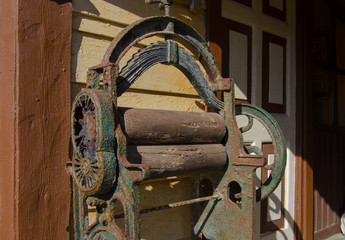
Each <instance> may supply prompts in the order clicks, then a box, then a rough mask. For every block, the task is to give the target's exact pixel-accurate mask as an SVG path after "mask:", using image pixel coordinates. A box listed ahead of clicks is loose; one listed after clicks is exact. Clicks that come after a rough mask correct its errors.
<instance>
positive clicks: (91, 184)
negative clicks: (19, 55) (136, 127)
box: [67, 0, 286, 240]
mask: <svg viewBox="0 0 345 240" xmlns="http://www.w3.org/2000/svg"><path fill="white" fill-rule="evenodd" d="M148 2H149V3H151V2H162V4H163V5H162V6H164V7H165V10H166V15H169V9H170V5H171V3H172V1H168V0H163V1H155V0H151V1H150V0H148ZM151 36H163V37H164V38H165V41H162V42H158V43H154V44H151V45H149V46H147V47H146V48H144V49H142V50H140V51H139V52H138V53H137V54H135V55H134V56H133V58H132V59H131V60H130V61H129V62H128V63H127V65H126V66H125V67H124V68H123V69H122V70H121V71H120V70H119V62H120V60H121V59H122V58H123V56H124V55H125V54H126V53H127V52H128V50H129V49H130V48H131V47H133V46H134V45H135V44H136V43H138V42H139V41H141V40H142V39H144V38H147V37H151ZM178 43H179V44H182V45H183V46H184V47H186V48H187V49H189V50H190V51H191V52H192V54H193V55H194V58H195V59H197V60H198V61H200V63H201V65H202V66H203V68H204V70H205V72H206V73H205V74H204V73H203V71H202V70H201V69H200V68H199V66H198V65H197V64H196V63H195V61H196V60H195V59H194V58H193V57H192V56H191V55H190V54H189V53H187V51H185V50H184V48H183V47H181V46H180V45H179V44H178ZM158 63H163V64H171V65H174V66H176V67H177V68H179V69H181V70H182V72H183V73H184V74H185V75H186V76H187V77H188V79H189V80H190V82H191V83H192V85H193V86H194V88H195V89H196V91H197V92H198V94H199V95H200V97H201V98H202V100H203V101H204V102H205V104H206V105H207V110H208V111H214V112H217V113H219V114H221V115H222V116H224V119H225V125H226V129H227V135H226V137H225V138H224V139H223V144H224V148H225V150H226V153H227V158H228V163H227V165H226V167H225V168H224V170H223V171H221V172H219V173H215V174H211V175H210V174H205V173H200V174H199V175H198V176H196V177H194V179H195V183H196V184H198V183H200V181H201V180H200V179H205V178H206V179H208V180H209V181H210V183H211V185H212V191H211V193H210V194H209V195H208V196H201V194H200V191H199V190H198V191H196V193H195V194H194V195H195V196H194V197H195V198H194V199H191V200H188V201H183V202H178V203H172V204H168V205H164V206H157V207H155V208H150V209H141V210H140V203H139V199H140V198H139V196H140V191H139V184H140V182H141V181H144V180H146V179H150V177H151V174H150V170H149V169H148V168H147V166H145V165H143V164H133V163H131V162H130V161H129V160H128V159H127V139H126V133H125V130H124V126H123V123H122V122H121V120H120V118H119V113H118V109H117V98H118V97H119V96H120V95H121V94H122V93H124V92H125V91H126V90H127V89H128V88H129V87H130V85H131V84H132V83H133V82H134V81H135V80H136V79H137V78H138V77H139V76H140V75H141V74H142V73H143V72H144V71H146V70H147V69H148V68H150V67H152V66H153V65H155V64H158ZM216 91H222V93H223V96H224V102H221V101H219V100H217V98H216V96H215V94H214V92H216ZM236 115H246V116H247V117H248V126H246V127H244V128H241V129H239V128H238V126H237V122H236ZM254 118H255V119H257V120H259V121H260V122H261V123H262V124H263V125H264V127H265V128H266V129H267V130H268V132H269V134H270V136H271V138H272V142H273V145H274V147H275V161H274V164H273V165H271V166H267V165H266V159H265V157H264V156H263V154H262V152H261V150H260V149H258V148H255V147H250V146H244V145H243V139H242V133H243V132H245V131H248V130H250V128H251V126H252V122H253V119H254ZM72 142H73V148H74V157H73V159H72V162H71V163H69V164H68V165H67V167H68V170H69V172H70V174H71V175H72V176H73V178H74V180H75V183H74V213H75V214H74V215H75V229H76V232H75V238H76V239H98V240H99V239H133V240H138V239H140V214H144V213H146V212H151V211H158V210H164V209H167V208H174V207H180V206H184V205H189V204H192V205H193V208H194V210H193V211H194V212H197V213H198V214H196V215H198V217H197V218H196V217H194V219H193V221H192V222H193V239H194V238H195V239H198V238H203V237H204V238H207V239H254V238H255V236H256V233H255V226H254V224H255V203H256V201H260V200H261V199H263V198H266V197H267V196H268V195H269V194H270V193H271V192H273V191H274V189H275V188H276V187H277V186H278V184H279V182H280V180H281V178H282V176H283V174H284V170H285V164H286V146H285V141H284V137H283V135H282V132H281V130H280V128H279V126H278V124H277V122H276V121H275V120H274V119H273V117H272V116H270V115H269V114H268V113H267V112H266V111H264V110H262V109H260V108H258V107H255V106H252V105H237V106H235V98H234V82H233V80H232V79H229V78H223V77H221V75H220V73H219V71H218V68H217V65H216V62H215V60H214V58H213V55H212V53H211V51H210V49H209V48H208V46H207V44H206V42H205V41H204V40H203V39H202V37H201V36H200V35H199V34H198V33H197V32H196V31H195V30H194V29H193V28H191V27H190V26H188V25H186V24H185V23H183V22H181V21H180V20H178V19H176V18H173V17H170V16H161V17H150V18H145V19H142V20H139V21H137V22H135V23H133V24H131V25H130V26H128V27H127V28H125V29H124V30H123V31H122V32H121V33H120V34H119V35H118V36H117V37H116V38H115V39H114V40H113V42H112V43H111V44H110V46H109V48H108V50H107V52H106V54H105V56H104V59H103V61H102V63H101V64H100V65H97V66H94V67H91V68H90V69H89V72H88V79H87V89H83V90H82V91H81V92H80V93H79V94H78V95H77V97H76V99H75V101H74V103H73V107H72ZM259 167H265V168H267V169H269V170H271V175H270V178H269V179H268V180H267V181H266V182H265V184H264V185H263V186H262V187H261V188H260V189H258V190H255V185H254V171H255V169H257V168H259ZM116 202H120V203H121V205H122V207H123V213H117V212H116V211H115V204H116ZM202 203H206V204H202ZM89 206H93V207H95V208H96V211H97V220H96V222H94V223H93V224H92V225H90V224H89V221H88V207H89ZM116 218H124V221H125V225H126V228H125V230H124V231H122V230H121V229H120V228H119V227H118V226H117V224H116V222H115V219H116ZM239 226H241V227H239Z"/></svg>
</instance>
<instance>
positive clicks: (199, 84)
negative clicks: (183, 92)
mask: <svg viewBox="0 0 345 240" xmlns="http://www.w3.org/2000/svg"><path fill="white" fill-rule="evenodd" d="M158 63H166V64H171V65H174V66H175V67H176V68H178V69H179V70H181V71H182V72H183V73H184V74H185V75H186V77H187V78H188V80H189V81H190V83H191V84H192V85H193V87H194V88H195V89H196V91H197V92H198V94H199V96H200V97H201V99H202V100H203V101H204V103H205V104H206V105H207V107H208V109H209V110H220V109H221V108H222V107H223V102H222V101H219V100H218V99H217V98H216V96H215V95H214V93H213V92H212V90H211V88H210V87H209V86H208V84H207V81H206V79H205V77H204V73H203V72H202V71H201V69H200V67H199V66H198V64H197V63H196V62H195V60H194V58H192V56H191V55H190V54H189V53H187V51H186V50H185V49H183V48H181V47H179V46H178V45H177V43H176V42H174V41H172V40H168V41H165V42H158V43H154V44H151V45H149V46H147V47H145V48H143V49H141V50H139V52H138V53H136V54H134V56H133V58H132V59H131V60H130V61H128V62H127V65H126V66H125V67H123V68H122V70H121V72H120V74H119V78H118V80H117V95H118V96H121V95H122V94H123V93H124V92H125V91H126V90H127V89H128V88H129V87H130V86H131V85H132V84H133V83H134V82H135V81H136V80H137V79H138V78H139V77H140V76H141V75H142V74H143V73H144V72H145V71H146V70H148V69H149V68H150V67H152V66H154V65H156V64H158Z"/></svg>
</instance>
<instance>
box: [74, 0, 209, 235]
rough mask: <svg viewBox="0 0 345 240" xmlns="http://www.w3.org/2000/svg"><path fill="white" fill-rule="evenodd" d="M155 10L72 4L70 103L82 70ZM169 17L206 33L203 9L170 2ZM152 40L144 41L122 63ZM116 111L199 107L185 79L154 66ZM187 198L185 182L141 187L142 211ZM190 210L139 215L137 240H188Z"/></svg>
mask: <svg viewBox="0 0 345 240" xmlns="http://www.w3.org/2000/svg"><path fill="white" fill-rule="evenodd" d="M162 14H163V12H162V11H160V10H158V8H157V5H146V4H145V3H144V0H73V35H72V36H73V38H72V79H71V84H72V98H74V96H75V95H76V94H77V93H78V92H79V90H80V89H81V88H82V87H84V86H85V81H86V73H87V69H88V68H89V67H91V66H94V65H97V64H99V63H100V62H101V60H102V59H103V55H104V53H105V51H106V50H107V48H108V46H109V44H110V42H111V41H112V39H113V38H114V37H115V36H116V35H117V34H118V33H119V32H120V31H121V30H122V29H123V28H124V27H126V26H127V25H128V24H130V23H133V22H134V21H136V20H139V19H141V18H143V17H147V16H154V15H162ZM171 15H172V16H174V17H177V18H179V19H181V20H182V21H184V22H186V23H187V24H189V25H191V26H193V27H194V28H195V29H196V30H197V31H198V32H199V33H200V34H201V35H204V33H205V27H204V26H205V24H204V10H203V9H201V10H199V11H196V12H191V11H189V6H188V5H186V4H183V3H182V2H179V1H175V4H174V5H173V7H172V12H171ZM157 40H160V39H157V38H150V39H146V40H143V41H142V42H140V44H138V45H137V46H135V47H133V48H132V49H131V51H130V53H129V54H127V55H126V56H125V58H124V61H123V62H121V65H122V66H123V65H124V64H125V62H126V61H127V60H129V59H130V58H131V56H132V55H133V54H134V53H136V52H137V51H138V49H139V48H140V47H144V46H146V45H147V44H149V43H151V42H155V41H157ZM118 103H119V105H120V106H125V107H137V108H150V109H167V110H182V111H203V110H204V104H203V103H202V101H201V100H200V98H199V97H198V95H197V93H196V92H195V90H194V88H193V87H192V85H191V84H190V83H189V81H188V80H187V79H186V77H185V76H184V75H183V74H182V73H181V72H180V71H179V70H177V69H175V68H174V67H171V66H164V65H157V66H155V67H153V68H152V69H150V70H149V71H147V72H146V73H145V74H144V75H143V76H141V77H140V79H138V80H137V82H136V83H135V84H134V85H133V86H132V87H131V88H130V89H129V90H128V91H127V92H126V93H125V94H123V96H121V97H120V98H119V99H118ZM190 198H191V182H190V179H189V178H188V177H183V178H181V177H180V178H170V179H162V180H152V181H148V182H144V183H142V184H141V207H142V208H148V207H153V206H157V205H162V204H167V203H172V202H176V201H182V200H187V199H190ZM190 220H191V210H190V207H182V208H176V209H169V210H164V211H158V212H155V213H148V214H143V215H142V216H141V229H142V234H141V236H142V239H161V240H163V239H169V240H172V239H190V233H191V226H190Z"/></svg>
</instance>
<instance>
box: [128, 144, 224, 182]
mask: <svg viewBox="0 0 345 240" xmlns="http://www.w3.org/2000/svg"><path fill="white" fill-rule="evenodd" d="M127 159H128V161H129V162H131V163H136V164H143V165H144V166H146V167H147V168H148V172H150V173H151V176H150V177H151V178H159V177H169V176H177V175H187V174H191V173H196V172H198V173H200V172H206V171H212V170H221V169H222V168H224V167H225V165H226V164H227V154H226V152H225V148H224V146H223V145H222V144H219V143H218V144H193V145H149V146H146V145H141V146H138V145H128V146H127Z"/></svg>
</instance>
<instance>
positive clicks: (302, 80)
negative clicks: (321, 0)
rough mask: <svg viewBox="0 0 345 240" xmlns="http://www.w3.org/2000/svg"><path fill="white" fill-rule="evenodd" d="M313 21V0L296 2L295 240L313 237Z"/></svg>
mask: <svg viewBox="0 0 345 240" xmlns="http://www.w3.org/2000/svg"><path fill="white" fill-rule="evenodd" d="M312 21H313V1H312V0H301V1H296V98H297V99H296V100H297V101H296V103H298V104H296V172H295V174H296V175H295V176H296V185H295V189H296V190H295V213H294V215H295V229H294V233H295V234H294V235H295V239H296V240H302V239H313V237H314V193H313V191H314V183H313V156H312V152H313V145H312V143H313V141H312V139H313V138H312V137H313V131H312V130H313V128H312V82H311V81H312V79H311V74H310V73H311V72H312V51H313V49H312V44H310V43H311V42H312V28H311V27H310V26H312Z"/></svg>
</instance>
